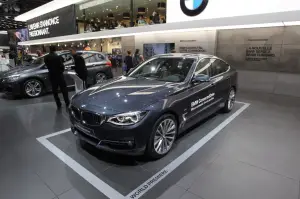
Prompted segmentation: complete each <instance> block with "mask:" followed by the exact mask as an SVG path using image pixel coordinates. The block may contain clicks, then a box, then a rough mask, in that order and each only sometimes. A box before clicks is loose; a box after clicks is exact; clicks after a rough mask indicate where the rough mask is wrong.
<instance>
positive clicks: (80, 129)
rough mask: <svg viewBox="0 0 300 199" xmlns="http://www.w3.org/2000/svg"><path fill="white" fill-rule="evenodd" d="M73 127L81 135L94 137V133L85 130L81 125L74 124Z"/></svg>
mask: <svg viewBox="0 0 300 199" xmlns="http://www.w3.org/2000/svg"><path fill="white" fill-rule="evenodd" d="M74 127H75V128H77V129H78V130H79V131H81V132H82V133H85V134H87V135H91V136H94V131H93V130H92V129H89V128H86V127H84V126H82V125H81V124H78V123H75V124H74Z"/></svg>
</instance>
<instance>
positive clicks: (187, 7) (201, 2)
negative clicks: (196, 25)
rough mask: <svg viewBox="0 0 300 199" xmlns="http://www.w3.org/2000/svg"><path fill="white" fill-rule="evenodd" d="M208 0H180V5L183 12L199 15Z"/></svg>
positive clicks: (188, 14)
mask: <svg viewBox="0 0 300 199" xmlns="http://www.w3.org/2000/svg"><path fill="white" fill-rule="evenodd" d="M207 4H208V0H180V7H181V10H182V12H183V13H184V14H186V15H187V16H190V17H193V16H196V15H199V14H200V13H201V12H203V10H204V9H205V8H206V6H207Z"/></svg>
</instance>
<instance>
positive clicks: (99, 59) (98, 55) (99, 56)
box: [95, 54, 105, 62]
mask: <svg viewBox="0 0 300 199" xmlns="http://www.w3.org/2000/svg"><path fill="white" fill-rule="evenodd" d="M95 58H96V60H97V62H101V61H103V60H105V57H104V56H103V55H101V54H95Z"/></svg>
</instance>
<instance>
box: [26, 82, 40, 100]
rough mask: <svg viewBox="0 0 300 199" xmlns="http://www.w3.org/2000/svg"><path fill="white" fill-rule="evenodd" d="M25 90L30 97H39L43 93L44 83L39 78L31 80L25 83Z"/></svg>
mask: <svg viewBox="0 0 300 199" xmlns="http://www.w3.org/2000/svg"><path fill="white" fill-rule="evenodd" d="M25 92H26V94H27V95H28V96H29V97H37V96H39V95H40V94H41V93H42V84H41V82H39V81H37V80H30V81H28V82H26V84H25Z"/></svg>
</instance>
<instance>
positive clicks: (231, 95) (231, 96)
mask: <svg viewBox="0 0 300 199" xmlns="http://www.w3.org/2000/svg"><path fill="white" fill-rule="evenodd" d="M235 95H236V92H235V89H234V88H231V89H230V91H229V94H228V98H227V100H226V102H225V106H224V108H223V112H225V113H229V112H230V111H232V109H233V107H234V104H235Z"/></svg>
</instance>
